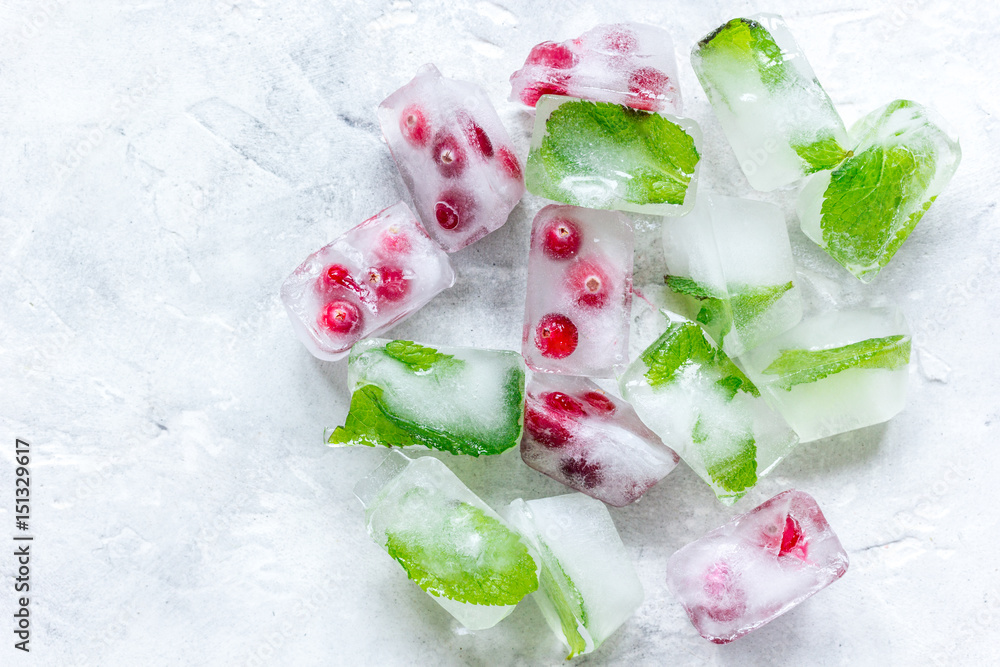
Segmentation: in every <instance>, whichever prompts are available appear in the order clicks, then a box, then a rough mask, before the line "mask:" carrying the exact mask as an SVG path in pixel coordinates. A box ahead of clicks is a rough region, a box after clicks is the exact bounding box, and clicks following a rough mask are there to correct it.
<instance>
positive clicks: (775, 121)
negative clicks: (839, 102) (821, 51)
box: [691, 14, 848, 190]
mask: <svg viewBox="0 0 1000 667" xmlns="http://www.w3.org/2000/svg"><path fill="white" fill-rule="evenodd" d="M691 65H692V66H693V67H694V71H695V74H697V75H698V80H699V81H700V82H701V86H702V88H704V89H705V94H706V95H708V100H709V102H711V104H712V109H713V110H714V111H715V115H716V117H718V119H719V124H720V125H722V130H723V132H725V133H726V138H727V139H729V143H730V144H731V145H732V147H733V152H735V153H736V159H737V160H739V163H740V167H741V168H742V169H743V173H744V174H745V175H746V177H747V180H748V181H750V185H751V186H753V187H754V188H756V189H757V190H773V189H775V188H778V187H781V186H782V185H788V184H789V183H792V182H794V181H797V180H799V179H800V178H802V177H804V176H805V175H807V174H811V173H813V172H815V171H819V170H821V169H832V168H833V167H835V166H836V165H837V164H838V163H839V162H840V161H841V160H843V159H844V157H846V154H847V148H846V147H847V145H848V143H847V131H846V130H845V129H844V122H843V121H842V120H841V119H840V116H839V115H838V114H837V110H836V109H834V107H833V102H831V101H830V97H829V96H828V95H827V94H826V91H825V90H823V87H822V86H820V85H819V81H817V80H816V74H815V73H814V72H813V69H812V67H811V66H810V65H809V61H808V60H806V57H805V54H804V53H802V50H801V49H800V48H799V45H798V44H797V43H796V42H795V38H794V37H792V35H791V33H790V32H789V31H788V28H787V27H786V26H785V21H784V19H782V18H781V17H780V16H777V15H775V14H757V15H756V16H752V17H750V18H735V19H732V20H731V21H729V22H728V23H726V24H724V25H722V26H720V27H719V28H717V29H716V30H714V31H713V32H712V33H711V34H709V35H707V36H706V37H705V38H703V39H702V40H701V41H700V42H698V43H697V44H696V45H695V46H694V48H693V49H692V50H691Z"/></svg>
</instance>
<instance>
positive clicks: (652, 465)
mask: <svg viewBox="0 0 1000 667" xmlns="http://www.w3.org/2000/svg"><path fill="white" fill-rule="evenodd" d="M527 392H528V397H527V401H526V404H525V411H524V437H523V438H522V439H521V458H522V459H524V462H525V463H527V464H528V465H529V466H531V467H532V468H534V469H535V470H537V471H539V472H541V473H544V474H546V475H548V476H549V477H551V478H552V479H555V480H557V481H560V482H562V483H563V484H565V485H566V486H568V487H570V488H572V489H575V490H577V491H582V492H583V493H586V494H587V495H588V496H592V497H594V498H597V499H598V500H603V501H604V502H606V503H608V504H609V505H614V506H615V507H624V506H625V505H628V504H629V503H631V502H633V501H634V500H636V499H638V498H639V496H641V495H642V494H643V493H645V492H646V490H647V489H649V488H650V487H651V486H653V485H654V484H656V483H657V482H659V481H660V480H661V479H663V478H664V477H666V476H667V473H669V472H670V471H671V470H673V469H674V466H676V465H677V462H678V460H679V459H678V457H677V454H676V453H675V452H674V451H673V450H672V449H670V448H669V447H667V446H666V445H664V444H663V442H662V441H661V440H660V438H659V436H657V435H656V434H655V433H653V432H652V431H650V430H649V428H648V427H647V426H646V425H645V424H643V423H642V422H641V421H640V420H639V416H638V415H636V414H635V410H633V409H632V406H631V405H629V404H628V403H626V402H625V401H623V400H621V399H618V398H615V397H614V396H610V395H608V394H607V393H605V392H604V391H602V390H601V388H600V387H598V386H597V385H596V384H594V383H593V382H591V381H590V380H588V379H586V378H580V377H570V376H566V375H548V374H541V373H536V374H534V375H532V377H531V379H530V380H528V387H527Z"/></svg>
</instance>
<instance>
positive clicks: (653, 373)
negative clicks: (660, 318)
mask: <svg viewBox="0 0 1000 667" xmlns="http://www.w3.org/2000/svg"><path fill="white" fill-rule="evenodd" d="M714 355H715V352H714V350H713V349H712V347H711V345H710V344H709V342H708V341H707V340H705V335H704V334H703V333H702V332H701V329H700V328H699V327H698V325H697V324H693V323H691V322H671V323H670V325H669V326H668V327H667V330H666V331H665V332H663V335H662V336H660V337H659V338H658V339H657V340H656V342H654V343H653V344H652V345H650V346H649V347H648V348H646V350H645V352H643V353H642V361H643V362H644V363H645V364H646V366H647V367H648V368H647V370H646V380H647V381H648V382H649V386H650V387H654V388H655V387H659V386H662V385H665V384H668V383H669V382H670V381H671V380H673V378H674V375H675V374H676V373H677V371H678V370H679V369H680V368H681V367H683V366H684V365H686V364H688V363H690V362H695V363H704V362H706V361H711V360H712V359H713V358H714Z"/></svg>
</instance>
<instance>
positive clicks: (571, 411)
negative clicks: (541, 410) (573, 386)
mask: <svg viewBox="0 0 1000 667" xmlns="http://www.w3.org/2000/svg"><path fill="white" fill-rule="evenodd" d="M543 398H544V400H545V404H546V405H547V406H549V407H550V408H551V409H553V410H555V411H556V412H561V413H563V414H566V415H578V416H580V417H582V416H584V415H586V414H587V413H586V412H585V411H584V409H583V404H582V403H580V401H578V400H576V399H575V398H573V397H572V396H570V395H569V394H564V393H562V392H561V391H550V392H549V393H547V394H545V395H544V396H543Z"/></svg>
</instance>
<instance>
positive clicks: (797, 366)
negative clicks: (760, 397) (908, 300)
mask: <svg viewBox="0 0 1000 667" xmlns="http://www.w3.org/2000/svg"><path fill="white" fill-rule="evenodd" d="M740 361H741V363H743V364H744V366H745V368H746V369H747V372H748V374H749V375H750V377H751V378H752V379H753V381H754V383H755V384H756V385H757V387H759V388H760V390H761V392H762V393H763V394H764V397H765V398H766V399H767V400H768V402H769V403H771V404H772V405H773V406H774V407H775V409H777V410H778V411H779V412H780V413H781V414H782V415H783V416H784V417H785V419H786V420H788V423H789V424H791V426H792V428H793V429H795V432H796V433H798V435H799V439H800V440H801V441H802V442H809V441H812V440H818V439H820V438H826V437H829V436H832V435H837V434H838V433H844V432H845V431H851V430H854V429H858V428H862V427H865V426H871V425H873V424H879V423H881V422H884V421H887V420H889V419H891V418H892V417H893V416H895V415H896V414H897V413H899V412H900V411H901V410H902V409H903V408H904V407H905V406H906V383H907V376H908V374H909V373H908V370H909V362H910V330H909V327H908V326H907V323H906V319H905V318H904V317H903V314H902V313H901V312H900V311H899V309H897V308H868V309H863V310H852V311H834V312H830V313H825V314H823V315H819V316H816V317H812V318H809V319H806V320H804V321H803V322H802V323H801V324H799V325H798V326H796V327H795V328H793V329H790V330H789V331H786V332H785V333H784V334H782V335H780V336H778V337H776V338H774V339H772V340H770V341H768V342H767V343H765V344H763V345H761V346H760V347H758V348H756V349H754V350H751V351H750V352H749V353H748V354H746V355H745V356H743V357H741V358H740Z"/></svg>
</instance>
